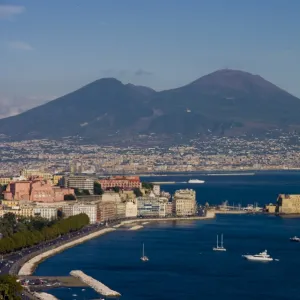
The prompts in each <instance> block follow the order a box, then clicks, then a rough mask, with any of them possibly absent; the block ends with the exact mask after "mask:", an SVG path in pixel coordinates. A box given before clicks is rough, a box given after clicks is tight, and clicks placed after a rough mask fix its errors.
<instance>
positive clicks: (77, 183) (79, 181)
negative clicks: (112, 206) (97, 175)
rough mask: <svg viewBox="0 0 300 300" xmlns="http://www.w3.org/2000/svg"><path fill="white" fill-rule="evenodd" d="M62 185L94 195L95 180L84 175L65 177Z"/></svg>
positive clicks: (61, 181)
mask: <svg viewBox="0 0 300 300" xmlns="http://www.w3.org/2000/svg"><path fill="white" fill-rule="evenodd" d="M60 183H61V185H62V186H64V187H66V188H67V187H68V188H73V189H79V190H87V191H89V193H90V194H91V195H93V194H94V179H93V178H90V177H88V176H83V175H70V176H64V177H63V178H62V179H61V180H60Z"/></svg>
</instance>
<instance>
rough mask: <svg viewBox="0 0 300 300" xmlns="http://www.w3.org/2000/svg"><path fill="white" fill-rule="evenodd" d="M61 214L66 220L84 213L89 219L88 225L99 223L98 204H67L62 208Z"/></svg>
mask: <svg viewBox="0 0 300 300" xmlns="http://www.w3.org/2000/svg"><path fill="white" fill-rule="evenodd" d="M62 212H63V214H64V216H65V217H66V218H67V217H70V216H75V215H79V214H81V213H84V214H86V215H87V216H88V217H89V219H90V224H95V223H96V222H98V221H100V210H99V202H91V203H84V202H76V203H72V204H67V205H64V206H62Z"/></svg>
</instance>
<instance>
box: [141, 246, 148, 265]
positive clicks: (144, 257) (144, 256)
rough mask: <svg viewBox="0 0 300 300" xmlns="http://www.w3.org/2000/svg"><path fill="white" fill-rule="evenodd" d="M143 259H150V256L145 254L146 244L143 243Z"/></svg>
mask: <svg viewBox="0 0 300 300" xmlns="http://www.w3.org/2000/svg"><path fill="white" fill-rule="evenodd" d="M141 260H142V261H148V260H149V258H148V257H147V256H146V255H145V245H144V243H143V256H142V257H141Z"/></svg>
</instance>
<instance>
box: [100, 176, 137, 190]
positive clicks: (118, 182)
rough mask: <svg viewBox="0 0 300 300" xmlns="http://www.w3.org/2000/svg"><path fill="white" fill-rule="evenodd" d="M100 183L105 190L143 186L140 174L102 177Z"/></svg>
mask: <svg viewBox="0 0 300 300" xmlns="http://www.w3.org/2000/svg"><path fill="white" fill-rule="evenodd" d="M99 183H100V184H101V188H102V189H103V190H106V189H111V188H113V187H119V188H121V189H126V190H130V189H134V188H140V187H141V180H140V177H138V176H127V177H125V176H115V177H111V178H106V179H100V180H99Z"/></svg>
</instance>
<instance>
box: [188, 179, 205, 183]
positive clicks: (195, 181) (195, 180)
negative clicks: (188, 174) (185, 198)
mask: <svg viewBox="0 0 300 300" xmlns="http://www.w3.org/2000/svg"><path fill="white" fill-rule="evenodd" d="M204 182H205V181H204V180H199V179H190V180H189V181H188V183H204Z"/></svg>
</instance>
